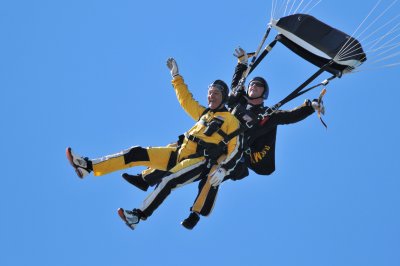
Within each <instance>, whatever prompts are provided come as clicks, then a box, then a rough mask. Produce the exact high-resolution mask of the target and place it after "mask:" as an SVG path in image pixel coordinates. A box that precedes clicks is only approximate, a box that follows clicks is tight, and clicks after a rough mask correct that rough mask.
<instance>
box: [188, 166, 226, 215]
mask: <svg viewBox="0 0 400 266" xmlns="http://www.w3.org/2000/svg"><path fill="white" fill-rule="evenodd" d="M216 168H217V166H215V165H214V166H213V167H212V168H211V171H210V173H212V172H213V171H214V170H215V169H216ZM210 179H211V177H210V175H207V178H203V179H202V180H201V181H200V183H199V192H198V194H197V197H196V199H195V201H194V203H193V206H192V207H191V208H190V210H191V211H192V212H195V213H198V214H201V215H203V216H208V215H209V214H210V213H211V211H212V209H213V208H214V204H215V201H216V199H217V195H218V188H219V186H217V187H213V186H211V184H210Z"/></svg>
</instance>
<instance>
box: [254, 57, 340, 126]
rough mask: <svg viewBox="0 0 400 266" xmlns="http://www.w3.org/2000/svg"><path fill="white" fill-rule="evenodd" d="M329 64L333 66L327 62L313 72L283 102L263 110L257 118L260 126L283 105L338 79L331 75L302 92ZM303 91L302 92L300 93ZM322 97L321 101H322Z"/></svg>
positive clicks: (330, 62)
mask: <svg viewBox="0 0 400 266" xmlns="http://www.w3.org/2000/svg"><path fill="white" fill-rule="evenodd" d="M331 64H333V60H331V61H329V62H328V63H327V64H325V65H324V66H323V67H321V68H320V69H319V70H318V71H317V72H315V73H314V74H313V75H312V76H311V77H310V78H308V79H307V80H306V81H305V82H303V84H301V85H300V86H299V87H298V88H296V89H295V90H294V91H292V92H291V93H290V94H289V95H288V96H286V97H285V98H284V99H283V100H281V101H279V102H278V103H276V104H275V105H273V106H272V107H269V108H267V110H265V112H264V114H260V115H259V117H258V120H259V121H260V124H261V125H263V124H264V123H265V122H266V121H267V120H268V117H269V116H271V115H272V114H273V113H275V112H276V111H277V110H279V109H280V108H281V107H282V106H283V105H284V104H286V103H288V102H289V101H291V100H293V99H295V98H297V97H299V96H300V95H303V94H304V93H306V92H308V91H310V90H312V89H315V88H317V87H320V86H326V85H327V84H328V83H329V82H330V81H331V80H333V79H335V78H337V77H340V75H338V76H337V75H333V76H331V77H330V78H328V79H326V80H324V81H323V82H321V83H319V84H317V85H315V86H312V87H310V88H308V89H305V90H303V89H304V88H305V87H306V86H307V85H308V84H310V83H311V82H312V81H313V80H315V79H316V78H317V77H318V76H320V75H321V74H322V73H323V72H324V71H325V69H326V68H328V67H329V66H330V65H331ZM302 90H303V91H302ZM322 96H323V95H322ZM322 96H320V97H321V99H322Z"/></svg>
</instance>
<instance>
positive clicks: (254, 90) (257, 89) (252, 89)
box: [247, 81, 264, 98]
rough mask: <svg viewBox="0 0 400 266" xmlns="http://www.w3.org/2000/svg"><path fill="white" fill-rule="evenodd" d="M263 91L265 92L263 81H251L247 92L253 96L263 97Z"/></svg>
mask: <svg viewBox="0 0 400 266" xmlns="http://www.w3.org/2000/svg"><path fill="white" fill-rule="evenodd" d="M263 92H264V86H263V85H262V83H260V82H257V81H252V82H250V84H249V89H248V91H247V94H248V95H249V96H250V97H251V98H258V97H261V96H262V95H263Z"/></svg>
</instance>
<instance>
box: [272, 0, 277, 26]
mask: <svg viewBox="0 0 400 266" xmlns="http://www.w3.org/2000/svg"><path fill="white" fill-rule="evenodd" d="M277 4H278V3H277V0H272V7H271V19H270V21H272V19H274V18H275V14H276V6H277Z"/></svg>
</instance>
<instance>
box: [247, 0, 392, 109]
mask: <svg viewBox="0 0 400 266" xmlns="http://www.w3.org/2000/svg"><path fill="white" fill-rule="evenodd" d="M315 1H316V0H310V1H304V0H301V1H296V0H285V1H279V4H280V6H278V0H272V12H271V19H270V21H269V23H268V27H267V30H266V32H265V35H264V37H263V39H262V41H261V43H260V45H259V46H258V48H257V50H256V52H255V53H254V57H253V59H252V61H251V62H250V64H249V68H248V72H247V73H245V77H247V75H249V74H250V73H251V72H252V71H253V70H254V69H255V68H256V67H257V65H258V64H259V63H260V62H261V61H262V60H263V59H264V58H265V56H266V55H267V54H268V53H269V52H270V51H271V50H272V49H273V48H274V46H275V45H276V44H277V43H278V42H279V43H282V44H283V45H284V46H286V47H287V48H289V49H290V50H291V51H292V52H294V53H296V54H297V55H299V56H300V57H302V58H303V59H305V60H307V61H308V62H310V63H312V64H314V65H315V66H317V67H318V68H319V70H318V71H317V72H315V73H314V74H313V75H312V76H311V77H309V78H308V79H307V80H306V81H305V82H304V83H303V84H301V85H300V86H299V87H298V88H297V89H295V90H294V91H293V92H292V93H291V94H289V95H288V96H287V97H286V98H284V99H283V100H282V101H280V102H279V103H277V104H276V105H275V106H273V107H272V108H271V109H272V110H270V112H272V111H273V110H276V109H278V108H280V106H282V105H283V104H285V103H287V102H288V101H290V100H292V99H294V98H296V97H298V96H299V95H302V94H303V93H305V92H307V91H309V90H311V89H313V88H316V87H318V86H325V85H326V84H328V83H329V81H331V80H333V79H335V78H337V77H338V78H340V77H342V76H343V75H345V74H349V73H355V72H359V71H360V70H362V66H364V65H366V64H365V63H366V62H367V58H368V63H369V62H371V63H369V65H371V66H372V65H375V66H374V67H375V68H381V67H389V66H396V65H400V62H390V63H389V64H386V65H377V64H380V63H382V62H385V63H386V62H387V61H388V60H389V59H393V58H395V57H396V56H398V55H400V52H398V51H396V49H398V48H399V47H400V41H399V37H400V34H399V31H400V20H399V18H400V14H394V17H393V18H390V19H387V17H386V15H388V14H389V13H391V12H393V10H395V12H397V13H399V12H398V11H399V9H395V8H394V6H395V4H396V3H397V2H398V1H399V0H394V1H392V2H391V3H390V4H389V5H386V6H384V7H383V8H382V2H383V0H378V2H377V3H376V5H375V6H374V7H373V8H372V10H371V12H370V13H369V14H368V15H367V17H366V18H365V19H364V21H363V22H362V23H361V24H360V25H359V27H358V28H357V29H356V31H355V32H354V33H353V34H351V35H350V34H347V33H345V32H343V31H341V30H339V29H336V28H334V27H331V26H329V25H327V24H326V23H324V22H322V21H321V20H319V19H317V18H315V17H314V16H311V15H309V14H308V13H309V12H310V11H311V9H313V8H314V7H315V6H316V5H317V4H318V3H319V2H321V0H319V1H318V0H317V2H315ZM380 8H381V11H379V9H380ZM382 9H383V10H382ZM292 10H294V11H293V12H292ZM396 10H397V11H396ZM279 11H281V13H282V12H283V16H279V17H278V18H276V14H277V13H279ZM376 13H378V15H376V16H375V17H373V15H374V14H376ZM368 19H372V22H370V23H369V24H368ZM382 20H384V21H383V22H382ZM365 24H368V25H367V26H365ZM363 26H364V27H365V28H364V30H362V27H363ZM272 29H273V30H276V31H277V35H276V36H275V38H274V40H273V41H272V42H271V43H269V44H268V45H267V46H266V47H265V48H264V50H263V51H261V50H262V47H263V45H264V43H265V41H266V39H267V38H268V35H269V34H270V32H271V30H272ZM360 31H361V32H360ZM361 38H362V39H361ZM361 43H364V44H365V45H362V44H361ZM366 47H368V50H367V49H366ZM389 53H391V54H389ZM324 72H328V73H330V74H332V75H333V76H332V77H330V78H328V79H326V80H324V81H323V82H321V83H320V84H318V85H316V86H313V87H311V88H308V89H305V87H306V86H308V84H310V83H311V82H312V81H313V80H315V79H316V78H317V77H318V76H319V75H321V74H322V73H324ZM266 115H267V114H266Z"/></svg>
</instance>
